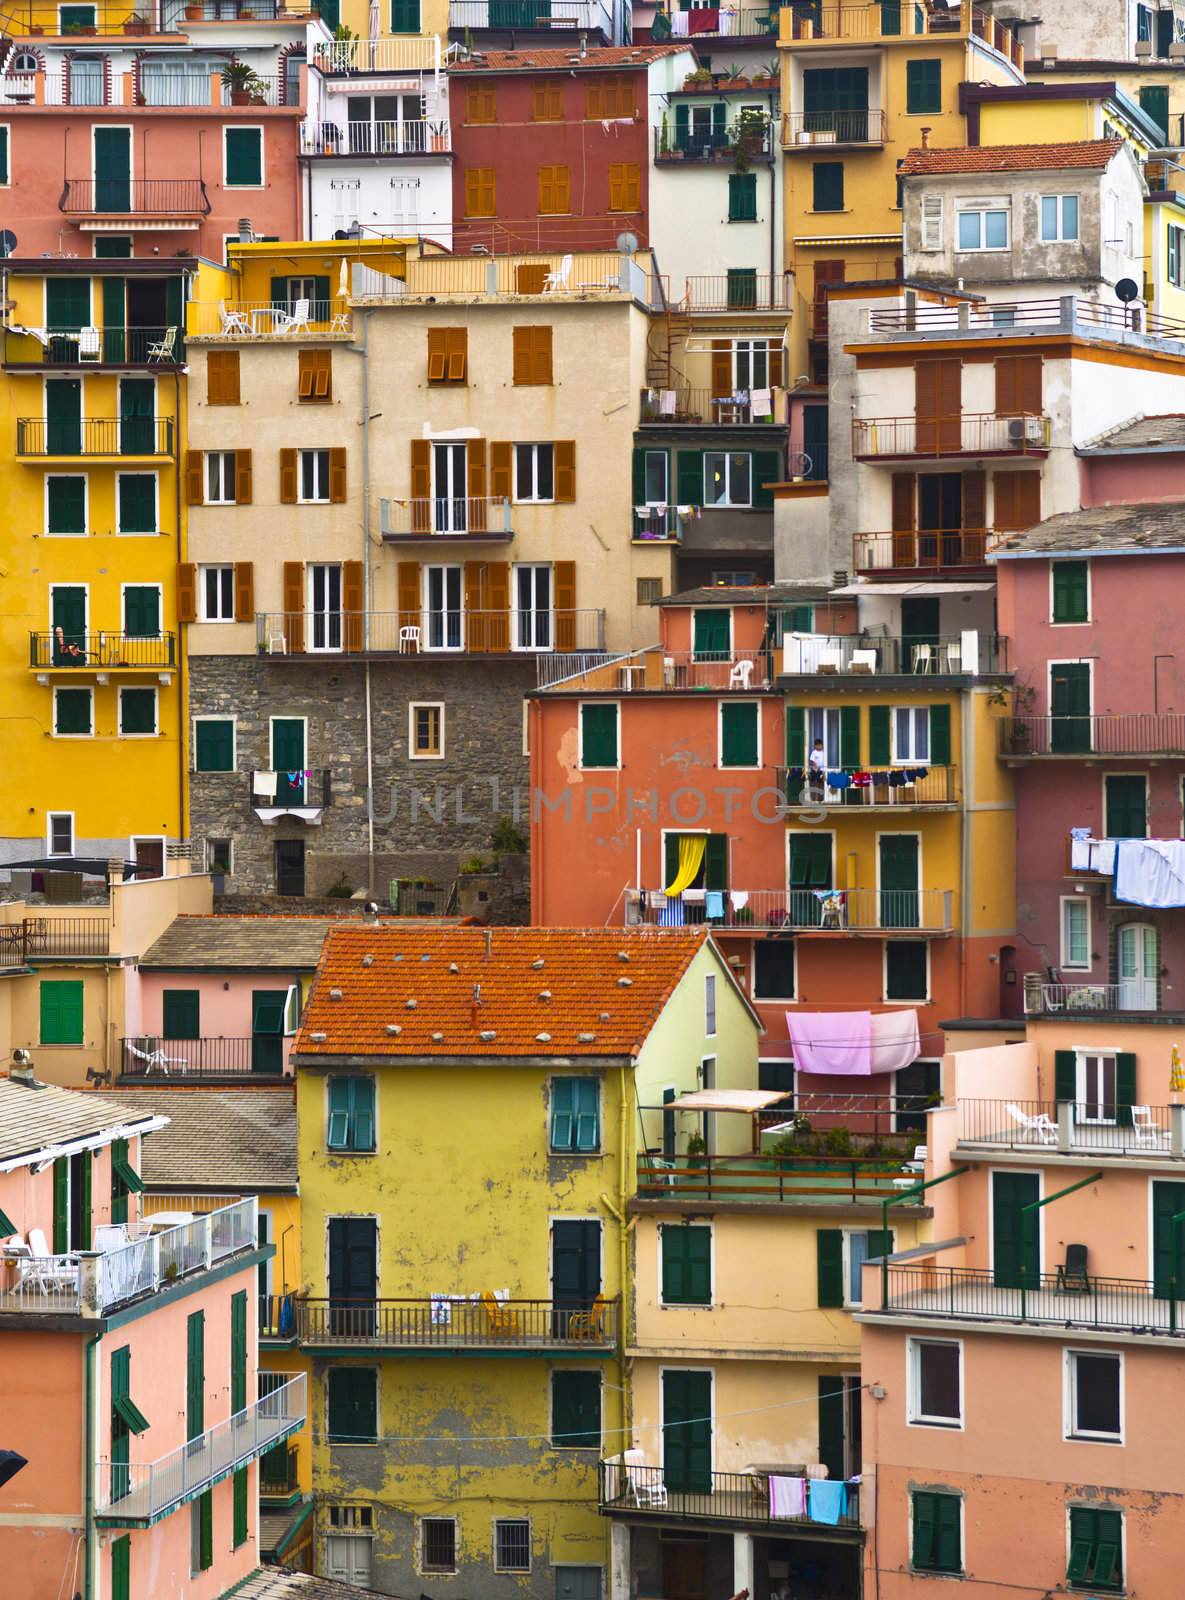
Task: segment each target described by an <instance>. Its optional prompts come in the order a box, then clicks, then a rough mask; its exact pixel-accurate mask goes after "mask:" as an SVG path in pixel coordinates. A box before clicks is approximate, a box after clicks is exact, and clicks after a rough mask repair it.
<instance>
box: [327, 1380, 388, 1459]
mask: <svg viewBox="0 0 1185 1600" xmlns="http://www.w3.org/2000/svg"><path fill="white" fill-rule="evenodd" d="M326 1388H327V1391H328V1398H327V1405H328V1412H329V1416H328V1420H329V1438H330V1441H331V1442H332V1443H337V1444H373V1443H374V1442H375V1441H376V1440H377V1439H378V1434H379V1374H378V1368H377V1367H330V1369H329V1375H328V1381H327V1384H326Z"/></svg>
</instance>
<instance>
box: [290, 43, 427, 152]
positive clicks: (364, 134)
mask: <svg viewBox="0 0 1185 1600" xmlns="http://www.w3.org/2000/svg"><path fill="white" fill-rule="evenodd" d="M411 42H412V43H416V44H418V43H421V42H422V43H424V44H428V43H432V44H435V43H437V40H436V39H435V37H433V39H432V40H430V41H429V40H427V39H425V40H423V41H420V40H412V41H411ZM350 43H351V44H352V45H362V46H365V45H366V44H367V43H371V44H373V45H384V44H399V43H402V41H401V40H398V39H375V40H370V41H368V40H365V39H353V40H351V41H350ZM300 149H301V154H302V155H306V156H422V155H428V154H433V155H437V154H438V155H447V154H448V152H449V151H450V150H451V149H452V141H451V139H450V136H449V122H448V119H447V117H446V118H443V119H435V118H433V119H430V120H426V121H425V120H420V121H414V122H391V121H379V122H346V123H344V124H342V123H337V122H316V123H305V125H304V127H303V128H302V129H301V132H300Z"/></svg>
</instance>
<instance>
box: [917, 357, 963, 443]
mask: <svg viewBox="0 0 1185 1600" xmlns="http://www.w3.org/2000/svg"><path fill="white" fill-rule="evenodd" d="M962 393H963V364H962V362H961V361H960V360H959V359H958V358H957V357H954V358H946V359H944V360H940V361H939V360H923V361H918V362H917V363H916V365H915V367H914V419H915V420H914V432H915V440H914V442H915V445H916V447H917V450H918V451H919V453H920V454H922V455H949V454H953V453H955V452H957V451H958V450H959V449H960V448H961V446H962V442H963V419H962V410H963V399H962Z"/></svg>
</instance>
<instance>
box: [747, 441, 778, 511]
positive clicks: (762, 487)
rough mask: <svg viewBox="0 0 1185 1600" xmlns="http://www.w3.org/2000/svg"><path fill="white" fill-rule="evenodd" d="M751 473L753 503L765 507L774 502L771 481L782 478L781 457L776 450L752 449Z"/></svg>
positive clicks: (756, 506) (757, 506)
mask: <svg viewBox="0 0 1185 1600" xmlns="http://www.w3.org/2000/svg"><path fill="white" fill-rule="evenodd" d="M749 464H750V468H751V470H752V474H753V505H754V507H755V508H757V509H760V508H763V507H765V508H767V507H769V506H772V505H773V503H774V492H773V490H772V489H771V488H770V485H771V484H773V483H779V482H780V481H781V479H782V476H783V472H782V457H781V454H780V453H779V452H778V451H777V450H754V451H753V454H752V456H751V458H750V463H749Z"/></svg>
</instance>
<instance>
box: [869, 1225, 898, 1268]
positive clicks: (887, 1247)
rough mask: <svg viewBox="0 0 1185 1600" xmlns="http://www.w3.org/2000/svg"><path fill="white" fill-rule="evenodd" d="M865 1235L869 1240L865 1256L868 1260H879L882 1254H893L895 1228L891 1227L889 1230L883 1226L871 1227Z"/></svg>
mask: <svg viewBox="0 0 1185 1600" xmlns="http://www.w3.org/2000/svg"><path fill="white" fill-rule="evenodd" d="M864 1237H865V1239H866V1240H867V1250H868V1254H867V1256H866V1257H865V1259H866V1260H868V1261H877V1260H879V1259H880V1257H881V1256H887V1255H890V1254H892V1250H893V1230H892V1229H891V1228H890V1229H889V1230H888V1232H886V1231H885V1230H884V1229H883V1228H869V1230H868V1232H867V1233H866V1234H865V1236H864Z"/></svg>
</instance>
